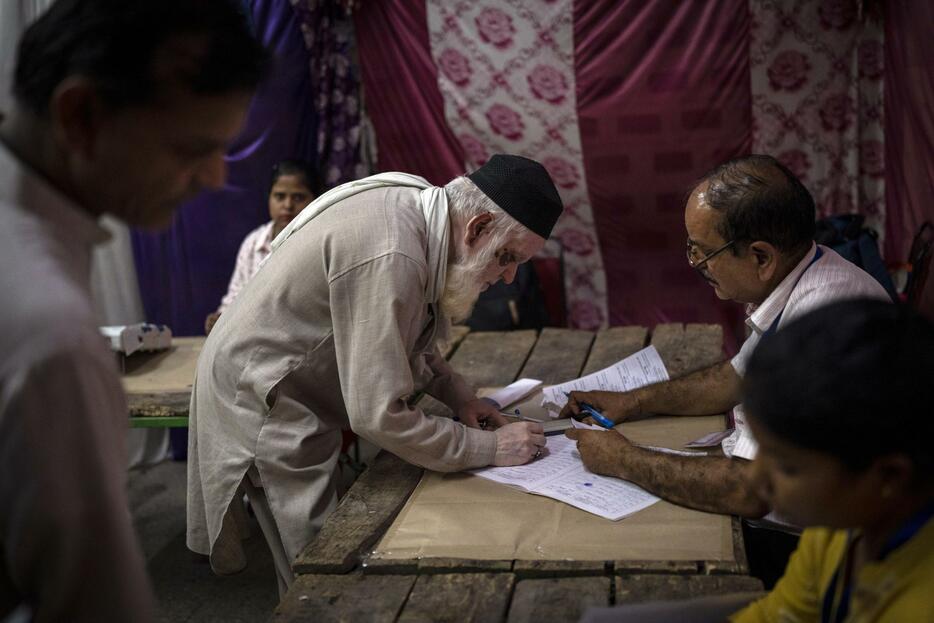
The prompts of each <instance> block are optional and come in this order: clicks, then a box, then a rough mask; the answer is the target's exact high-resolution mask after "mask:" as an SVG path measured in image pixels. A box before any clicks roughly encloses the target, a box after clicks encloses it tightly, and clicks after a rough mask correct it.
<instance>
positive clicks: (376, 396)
mask: <svg viewBox="0 0 934 623" xmlns="http://www.w3.org/2000/svg"><path fill="white" fill-rule="evenodd" d="M562 210H563V206H562V204H561V199H560V197H559V196H558V193H557V190H556V189H555V187H554V184H553V183H552V181H551V178H550V177H549V176H548V173H547V172H546V171H545V169H544V167H542V165H540V164H539V163H537V162H535V161H533V160H529V159H527V158H522V157H519V156H512V155H496V156H493V157H492V158H491V159H490V160H489V161H488V162H487V163H486V164H485V165H483V166H482V167H481V168H479V169H478V170H476V171H474V172H473V173H471V174H470V175H468V176H466V177H458V178H456V179H454V180H453V181H451V182H449V183H448V184H447V185H446V186H444V187H443V188H441V187H436V186H431V185H430V184H429V183H428V182H426V181H425V180H424V179H422V178H420V177H416V176H413V175H408V174H404V173H386V174H380V175H375V176H372V177H369V178H365V179H363V180H359V181H355V182H350V183H348V184H344V185H342V186H338V187H337V188H334V189H333V190H331V191H329V192H327V193H325V194H324V195H322V196H321V197H319V198H318V199H316V200H315V201H314V202H313V203H311V204H310V205H309V206H308V207H307V208H305V210H304V211H302V213H301V214H300V215H299V216H298V217H297V218H296V219H295V220H294V221H292V223H290V224H289V225H288V226H287V227H286V229H285V230H283V232H282V233H281V234H280V235H279V236H278V238H277V239H276V240H275V241H274V242H273V251H272V253H271V255H270V256H269V258H268V259H267V261H266V262H265V264H264V265H263V266H262V267H261V268H260V270H259V272H258V273H257V274H256V276H255V277H254V278H253V279H252V281H251V282H250V283H248V284H247V286H246V288H245V289H244V291H243V293H242V294H241V295H240V297H239V298H238V299H237V301H236V302H235V303H234V305H233V307H232V308H231V309H230V310H229V311H228V312H227V313H226V314H224V315H223V316H221V319H220V321H219V322H218V324H217V325H216V326H215V327H214V329H213V331H212V332H211V334H210V336H209V338H208V340H207V342H206V343H205V346H204V350H203V351H202V353H201V357H200V359H199V361H198V369H197V378H196V381H195V385H194V388H193V391H192V399H191V413H190V424H189V427H190V430H189V458H188V461H189V463H188V539H187V542H188V547H189V548H190V549H192V550H193V551H195V552H198V553H201V554H206V555H209V556H210V561H211V565H212V567H213V569H214V571H215V572H217V573H232V572H236V571H238V570H240V569H242V568H243V567H244V566H245V564H246V561H245V559H244V554H243V550H242V548H241V547H240V543H239V535H238V534H237V530H236V528H235V524H234V522H233V520H232V518H231V516H230V514H229V511H230V508H231V504H232V503H234V502H237V501H238V500H239V498H240V495H241V494H240V493H239V491H241V487H242V490H243V491H245V492H246V494H247V496H248V497H249V498H250V499H251V503H252V506H253V508H254V510H255V512H256V515H257V519H258V521H259V523H260V526H261V528H262V529H263V533H264V535H265V536H266V539H267V541H268V542H269V545H270V549H271V550H272V551H273V555H274V558H275V561H276V571H277V575H278V576H279V581H280V590H283V589H284V588H285V587H287V586H288V584H289V583H290V582H291V579H292V574H291V570H290V563H291V561H292V560H293V559H294V558H295V557H296V556H297V555H298V554H299V553H300V551H301V550H302V548H303V547H304V546H305V545H306V544H307V543H308V542H309V541H310V540H311V539H312V537H313V536H314V535H315V533H316V532H317V530H318V529H319V528H320V527H321V524H322V523H323V522H324V520H325V519H326V518H327V516H328V514H329V513H330V512H332V511H333V510H334V508H335V506H336V504H337V492H336V487H335V485H336V469H337V459H338V455H339V452H340V447H341V429H342V427H345V426H346V425H347V424H348V423H349V425H350V428H351V429H352V430H353V431H354V432H355V433H357V434H358V435H360V436H361V437H363V438H364V439H367V440H369V441H371V442H373V443H374V444H376V445H378V446H380V447H382V448H384V449H386V450H388V451H390V452H392V453H394V454H396V455H398V456H399V457H401V458H403V459H405V460H406V461H409V462H411V463H414V464H416V465H419V466H422V467H425V468H427V469H431V470H436V471H443V472H452V471H459V470H465V469H471V468H476V467H483V466H486V465H519V464H523V463H526V462H528V461H529V460H531V459H532V458H533V457H535V456H537V454H538V452H539V450H540V448H541V447H542V446H544V445H545V437H544V434H543V431H542V428H541V425H540V424H537V423H532V422H515V423H512V424H507V423H506V420H505V419H504V418H503V417H502V416H501V415H500V414H499V412H498V411H497V410H496V409H494V408H493V407H492V406H491V405H490V404H489V403H487V402H485V401H483V400H480V399H478V398H477V397H476V394H475V392H474V390H473V389H472V388H470V387H469V386H468V385H467V383H466V382H465V381H464V379H463V378H462V377H461V376H460V375H458V374H456V373H455V372H454V371H452V370H451V368H450V367H449V366H448V364H447V362H446V361H445V360H444V358H443V357H442V356H441V354H440V352H439V350H438V346H437V344H438V342H440V341H443V340H444V339H445V337H446V335H447V332H448V329H449V327H450V323H451V321H455V322H456V321H459V320H463V319H464V318H466V317H467V316H468V315H469V313H470V311H471V308H472V307H473V305H474V303H475V302H476V300H477V297H478V296H479V294H480V292H481V291H482V290H485V289H486V288H487V287H489V286H490V285H491V284H493V283H496V282H497V281H499V280H500V279H503V280H505V281H506V282H507V283H509V282H511V281H512V279H513V278H514V276H515V273H516V268H517V266H518V265H519V264H521V263H523V262H526V261H528V260H529V259H531V257H532V256H533V255H535V254H536V253H537V252H538V251H539V250H540V249H541V248H542V246H543V245H544V244H545V240H546V239H547V238H548V236H549V235H550V234H551V230H552V228H553V226H554V224H555V222H556V221H557V220H558V217H559V216H560V215H561V212H562ZM419 391H424V392H426V393H428V394H430V395H432V396H434V397H436V398H437V399H439V400H440V401H442V402H443V403H445V404H446V405H448V406H449V407H450V408H451V409H452V411H453V412H454V413H455V414H456V415H457V418H455V419H453V420H452V419H449V418H445V417H435V416H431V415H427V414H426V413H424V412H423V411H422V410H421V409H419V408H418V407H415V406H412V405H411V399H412V397H413V396H415V395H416V394H417V393H418V392H419Z"/></svg>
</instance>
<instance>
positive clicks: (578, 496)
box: [472, 424, 658, 521]
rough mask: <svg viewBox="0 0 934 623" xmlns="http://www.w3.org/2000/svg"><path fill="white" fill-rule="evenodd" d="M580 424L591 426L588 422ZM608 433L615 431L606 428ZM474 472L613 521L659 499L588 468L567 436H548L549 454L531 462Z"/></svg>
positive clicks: (634, 486)
mask: <svg viewBox="0 0 934 623" xmlns="http://www.w3.org/2000/svg"><path fill="white" fill-rule="evenodd" d="M578 426H579V427H582V428H591V427H589V426H587V425H586V424H579V425H578ZM593 428H598V427H596V426H595V427H593ZM598 430H605V429H602V428H598ZM606 434H608V435H609V434H615V433H610V432H609V431H606ZM472 473H474V474H476V475H477V476H480V477H482V478H486V479H488V480H493V481H495V482H499V483H502V484H504V485H512V486H514V487H519V488H520V489H523V490H525V491H528V492H529V493H536V494H538V495H544V496H546V497H550V498H554V499H556V500H560V501H561V502H565V503H566V504H570V505H571V506H575V507H577V508H579V509H581V510H585V511H587V512H588V513H593V514H594V515H599V516H600V517H605V518H606V519H612V520H613V521H616V520H618V519H622V518H623V517H626V516H627V515H632V514H633V513H635V512H638V511H641V510H642V509H644V508H648V507H649V506H651V505H652V504H655V503H656V502H658V498H657V497H655V496H654V495H652V494H650V493H647V492H646V491H645V490H643V489H641V488H639V487H637V486H636V485H634V484H632V483H630V482H626V481H625V480H619V479H618V478H607V477H605V476H598V475H597V474H594V473H592V472H590V471H588V470H587V468H586V467H584V464H583V462H582V461H581V456H580V453H578V451H577V443H576V442H575V441H574V440H572V439H568V438H567V437H565V436H564V435H556V436H554V437H549V438H548V446H547V453H546V454H543V455H542V456H541V458H538V459H536V460H535V461H532V462H531V463H527V464H526V465H516V466H515V467H484V468H481V469H477V470H473V472H472Z"/></svg>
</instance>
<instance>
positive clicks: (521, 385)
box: [484, 379, 542, 409]
mask: <svg viewBox="0 0 934 623" xmlns="http://www.w3.org/2000/svg"><path fill="white" fill-rule="evenodd" d="M541 384H542V382H541V381H539V380H538V379H519V380H518V381H515V382H514V383H510V384H509V385H507V386H506V387H503V388H502V389H496V390H492V391H490V392H489V393H487V394H486V395H485V396H484V398H485V399H487V400H489V401H490V402H492V403H493V404H494V405H495V406H496V408H497V409H502V408H504V407H508V406H509V405H511V404H512V403H514V402H518V401H519V400H522V399H523V398H525V397H526V396H528V395H529V394H531V393H532V392H534V391H535V390H536V389H538V388H539V387H540V386H541Z"/></svg>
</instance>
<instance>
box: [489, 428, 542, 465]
mask: <svg viewBox="0 0 934 623" xmlns="http://www.w3.org/2000/svg"><path fill="white" fill-rule="evenodd" d="M544 447H545V432H544V429H543V428H542V425H541V424H539V423H538V422H515V423H513V424H507V425H505V426H503V427H501V428H499V429H497V430H496V456H494V457H493V465H496V466H498V467H504V466H507V465H522V464H523V463H528V462H529V461H530V460H531V459H532V458H534V457H535V456H537V454H538V451H539V450H540V449H542V448H544Z"/></svg>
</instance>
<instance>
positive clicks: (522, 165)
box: [467, 154, 564, 239]
mask: <svg viewBox="0 0 934 623" xmlns="http://www.w3.org/2000/svg"><path fill="white" fill-rule="evenodd" d="M467 178H468V179H470V181H471V182H473V183H474V184H476V185H477V188H479V189H480V190H482V191H483V194H485V195H486V196H487V197H489V198H490V199H492V200H493V202H494V203H495V204H496V205H498V206H499V207H501V208H502V209H503V211H505V212H506V213H507V214H509V216H511V217H513V218H514V219H516V220H517V221H519V222H520V223H522V224H523V225H525V226H526V227H527V228H528V229H530V230H532V231H534V232H535V233H536V234H538V235H539V236H541V237H542V238H546V239H547V238H548V236H550V235H551V230H552V228H553V227H554V226H555V223H556V222H558V217H559V216H561V212H562V211H564V204H562V203H561V197H559V196H558V189H556V188H555V185H554V183H553V182H552V181H551V176H550V175H548V171H546V170H545V167H543V166H542V165H541V164H539V163H538V162H535V161H534V160H530V159H528V158H523V157H522V156H513V155H510V154H496V155H494V156H493V157H492V158H490V159H489V160H487V161H486V164H484V165H483V166H482V167H480V168H479V169H477V170H476V171H474V172H473V173H471V174H470V175H468V176H467Z"/></svg>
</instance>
